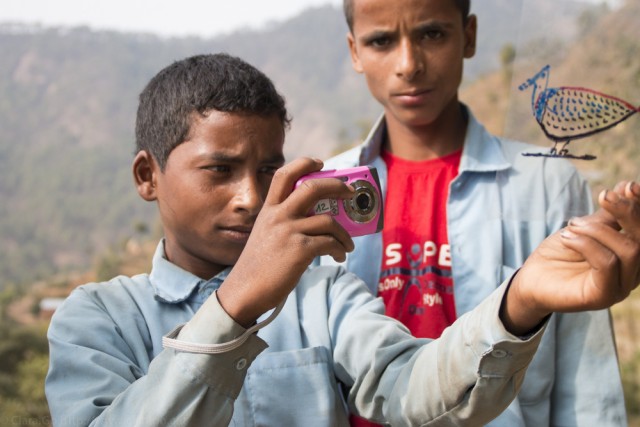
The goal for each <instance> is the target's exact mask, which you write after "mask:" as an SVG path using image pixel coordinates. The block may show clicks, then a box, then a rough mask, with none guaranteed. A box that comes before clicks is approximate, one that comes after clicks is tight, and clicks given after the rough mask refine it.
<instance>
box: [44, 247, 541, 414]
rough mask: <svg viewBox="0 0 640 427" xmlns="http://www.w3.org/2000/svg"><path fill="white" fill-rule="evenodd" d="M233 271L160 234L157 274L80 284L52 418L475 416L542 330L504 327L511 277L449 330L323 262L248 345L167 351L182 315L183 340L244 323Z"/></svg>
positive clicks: (58, 326)
mask: <svg viewBox="0 0 640 427" xmlns="http://www.w3.org/2000/svg"><path fill="white" fill-rule="evenodd" d="M227 273H228V272H227V271H225V272H223V273H221V274H220V275H219V276H217V277H215V278H213V279H212V280H209V281H204V280H201V279H199V278H197V277H195V276H193V275H192V274H190V273H188V272H186V271H184V270H182V269H180V268H179V267H177V266H175V265H174V264H172V263H170V262H169V261H167V260H166V259H165V257H164V249H163V244H162V242H161V243H160V244H159V246H158V249H157V251H156V254H155V256H154V258H153V267H152V271H151V273H150V274H149V275H146V274H143V275H138V276H134V277H124V276H120V277H117V278H114V279H112V280H111V281H109V282H104V283H93V284H88V285H84V286H81V287H79V288H78V289H76V290H75V291H74V292H73V293H72V294H71V295H70V296H69V298H68V299H67V300H66V301H65V303H64V304H63V305H62V306H61V307H60V308H59V309H58V310H57V311H56V313H55V315H54V317H53V319H52V322H51V326H50V328H49V333H48V338H49V343H50V369H49V373H48V375H47V379H46V394H47V399H48V402H49V407H50V410H51V415H52V419H53V424H54V425H55V426H56V427H64V426H73V427H79V426H87V425H94V426H113V427H121V426H127V427H130V426H143V427H149V426H179V427H185V426H197V427H202V426H224V425H232V426H257V425H260V426H305V427H307V426H327V427H329V426H331V427H335V426H343V425H348V421H347V413H348V410H347V409H346V406H345V403H344V402H345V401H346V404H348V405H349V406H350V407H351V409H352V410H353V411H356V412H358V413H360V414H362V415H363V416H366V417H369V418H372V419H375V420H378V421H382V420H384V419H386V420H388V421H389V422H390V423H391V424H392V425H396V426H403V425H429V426H440V425H446V426H450V425H456V426H476V425H478V422H479V420H484V421H487V420H489V419H491V418H493V417H494V416H496V415H497V414H498V413H499V412H500V408H504V407H506V406H507V405H508V404H509V402H510V401H511V399H513V398H514V397H515V393H516V390H517V389H518V387H519V385H520V384H521V383H522V380H523V376H524V372H525V368H526V366H527V364H528V363H529V362H530V360H531V358H532V357H533V354H534V352H535V349H536V347H537V345H538V344H539V342H540V338H541V337H542V334H543V331H544V328H543V329H541V331H539V332H538V333H537V334H535V335H534V336H533V337H531V338H530V339H528V340H520V339H518V338H516V337H513V336H512V335H511V334H509V333H508V332H507V331H505V330H504V327H503V326H502V323H501V322H500V320H499V318H498V311H499V307H500V303H501V301H502V297H503V294H504V290H505V287H506V285H505V286H503V287H501V288H500V289H498V290H497V291H496V292H494V293H493V294H492V295H491V296H490V297H488V298H487V299H486V300H485V301H484V302H483V303H482V304H481V305H480V306H479V307H478V308H477V309H476V310H474V311H473V312H471V313H469V314H468V315H465V316H463V317H462V318H461V319H459V321H457V322H456V323H455V325H454V326H452V327H450V328H448V329H447V330H446V331H445V333H444V334H443V336H442V338H441V339H439V340H436V341H430V340H424V339H423V340H419V339H415V338H413V337H411V336H410V334H409V333H408V331H407V330H406V328H404V327H403V326H402V325H400V324H399V323H398V322H396V321H394V320H392V319H390V318H388V317H386V316H384V314H383V312H384V307H383V304H382V301H381V300H380V299H378V298H374V297H373V296H372V295H371V293H370V292H368V291H367V289H366V286H365V284H364V283H363V282H362V281H360V280H359V279H357V278H356V277H355V276H353V275H351V274H348V273H345V272H344V270H342V269H341V268H335V267H318V268H313V269H309V270H308V271H307V272H306V273H305V274H304V275H303V276H302V278H301V280H300V282H299V284H298V286H297V287H296V289H295V290H294V291H293V292H292V293H291V294H290V296H289V297H288V298H287V300H286V304H285V305H284V308H283V310H282V311H281V312H280V314H279V315H278V317H277V318H276V319H275V320H274V321H273V322H272V323H270V324H268V325H267V326H266V327H264V328H263V329H260V330H259V332H258V334H257V335H255V334H254V335H251V336H250V338H249V340H248V341H247V342H245V343H244V344H243V345H242V346H240V347H239V348H236V349H234V350H230V351H228V352H226V353H222V354H216V355H205V354H192V353H185V352H179V351H176V350H174V349H163V348H162V337H163V335H165V334H167V333H168V332H169V331H170V330H172V329H174V327H176V326H177V325H180V324H183V323H186V325H185V326H184V327H183V329H182V330H181V332H180V334H179V335H178V339H179V340H181V341H186V342H195V343H201V344H214V343H226V342H228V341H230V340H232V339H234V338H236V337H238V336H239V335H241V334H243V333H244V332H245V329H244V328H242V327H240V326H239V325H237V324H236V323H235V322H234V321H233V320H232V319H231V318H230V317H229V316H228V315H227V314H226V313H225V312H224V310H223V309H222V308H221V307H220V305H219V304H218V301H217V298H216V296H215V290H216V289H217V288H218V287H219V286H220V284H221V283H222V281H223V280H224V278H225V277H226V274H227ZM342 390H349V392H347V393H344V394H343V393H342ZM343 396H345V397H343Z"/></svg>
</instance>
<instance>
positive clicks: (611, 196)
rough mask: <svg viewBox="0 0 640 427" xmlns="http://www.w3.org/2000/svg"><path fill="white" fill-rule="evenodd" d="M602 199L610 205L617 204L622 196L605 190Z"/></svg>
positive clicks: (601, 195) (601, 194)
mask: <svg viewBox="0 0 640 427" xmlns="http://www.w3.org/2000/svg"><path fill="white" fill-rule="evenodd" d="M600 197H601V198H602V199H604V200H606V201H607V202H609V203H616V202H617V201H618V200H620V196H619V195H618V194H617V193H616V192H614V191H609V190H603V191H602V193H600Z"/></svg>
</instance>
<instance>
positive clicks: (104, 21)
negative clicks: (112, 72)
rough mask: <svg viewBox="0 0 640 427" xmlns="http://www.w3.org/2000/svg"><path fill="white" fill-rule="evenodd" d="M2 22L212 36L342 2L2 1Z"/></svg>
mask: <svg viewBox="0 0 640 427" xmlns="http://www.w3.org/2000/svg"><path fill="white" fill-rule="evenodd" d="M1 3H2V6H0V22H8V21H11V22H24V23H32V24H33V23H39V24H43V25H46V26H52V25H53V26H77V25H88V26H90V27H92V28H96V29H115V30H121V31H135V32H152V33H156V34H162V35H176V36H184V35H199V36H205V37H206V36H211V35H216V34H220V33H225V32H229V31H232V30H234V29H237V28H241V27H247V26H249V27H254V28H256V27H260V26H262V25H264V24H265V23H268V22H270V21H273V20H276V21H281V20H284V19H287V18H290V17H291V16H294V15H296V14H298V13H299V12H300V11H302V10H303V9H306V8H308V7H311V6H320V5H326V4H333V5H340V4H342V0H225V1H222V0H208V1H207V0H1Z"/></svg>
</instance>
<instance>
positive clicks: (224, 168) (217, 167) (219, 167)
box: [205, 165, 231, 173]
mask: <svg viewBox="0 0 640 427" xmlns="http://www.w3.org/2000/svg"><path fill="white" fill-rule="evenodd" d="M205 169H207V170H209V171H211V172H216V173H226V172H229V171H230V170H231V168H230V167H229V166H227V165H211V166H207V167H206V168H205Z"/></svg>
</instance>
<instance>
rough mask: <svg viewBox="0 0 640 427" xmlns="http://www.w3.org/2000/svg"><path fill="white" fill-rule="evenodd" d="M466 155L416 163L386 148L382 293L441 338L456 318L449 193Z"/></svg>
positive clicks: (394, 313)
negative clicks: (448, 233) (450, 240)
mask: <svg viewBox="0 0 640 427" xmlns="http://www.w3.org/2000/svg"><path fill="white" fill-rule="evenodd" d="M461 155H462V151H456V152H455V153H452V154H450V155H448V156H444V157H441V158H437V159H433V160H425V161H419V162H415V161H411V160H405V159H401V158H398V157H395V156H393V155H392V154H390V153H388V152H383V153H382V158H383V159H384V161H385V163H386V164H387V169H388V171H389V172H388V186H387V194H386V198H385V200H384V203H385V208H384V229H383V231H382V242H383V251H384V252H383V254H382V269H381V272H380V281H379V283H378V295H379V296H381V297H382V299H383V300H384V303H385V307H386V314H387V315H388V316H390V317H393V318H395V319H398V320H400V321H401V322H402V323H403V324H405V325H406V326H407V327H408V328H409V330H410V331H411V333H412V334H413V335H415V336H416V337H419V338H437V337H439V336H440V334H441V333H442V331H443V330H444V328H446V327H447V326H449V325H450V324H451V323H453V322H454V321H455V319H456V309H455V304H454V298H453V279H452V277H451V252H450V248H449V238H448V236H447V194H448V189H449V184H450V183H451V181H452V180H453V179H454V178H455V177H456V176H457V175H458V166H459V165H460V157H461Z"/></svg>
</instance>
